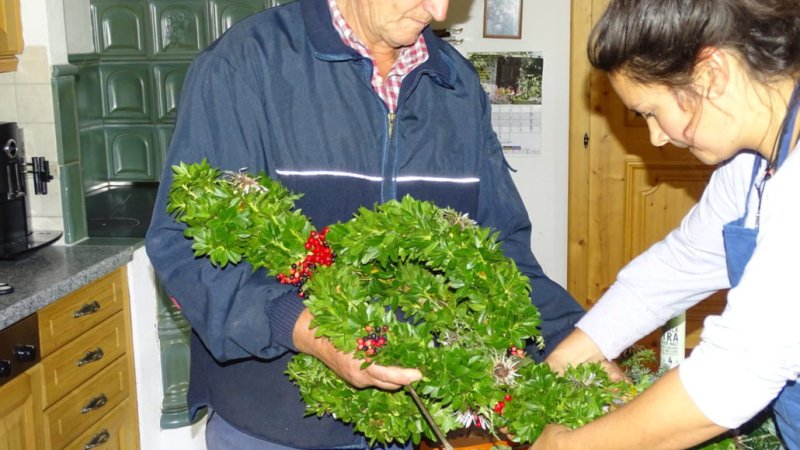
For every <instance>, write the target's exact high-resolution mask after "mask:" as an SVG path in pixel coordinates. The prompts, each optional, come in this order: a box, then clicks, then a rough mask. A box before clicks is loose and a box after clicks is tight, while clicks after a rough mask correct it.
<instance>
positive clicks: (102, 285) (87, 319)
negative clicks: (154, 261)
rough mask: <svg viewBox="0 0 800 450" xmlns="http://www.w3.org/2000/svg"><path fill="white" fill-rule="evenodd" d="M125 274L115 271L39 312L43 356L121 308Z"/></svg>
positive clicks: (123, 298) (123, 297)
mask: <svg viewBox="0 0 800 450" xmlns="http://www.w3.org/2000/svg"><path fill="white" fill-rule="evenodd" d="M125 289H127V287H126V284H125V273H124V272H123V270H122V269H119V270H116V271H114V272H112V273H110V274H108V275H106V276H105V277H103V278H100V279H99V280H97V281H95V282H94V283H92V284H90V285H88V286H84V287H83V288H81V289H78V290H77V291H75V292H73V293H72V294H69V295H67V296H66V297H64V298H62V299H61V300H59V301H58V302H56V303H53V304H50V305H48V306H46V307H44V308H42V309H41V310H40V311H39V314H38V315H39V336H40V339H39V340H40V341H41V353H42V356H47V355H49V354H50V353H52V352H54V351H55V350H56V349H58V348H59V347H61V346H63V345H64V344H66V343H67V342H69V341H71V340H73V339H75V338H76V337H78V336H80V335H81V334H83V333H85V332H86V330H88V329H90V328H92V327H93V326H95V325H97V324H98V323H100V322H102V321H104V320H105V319H107V318H108V317H110V316H112V315H113V314H114V313H116V312H117V311H120V310H121V309H122V304H123V302H124V301H125Z"/></svg>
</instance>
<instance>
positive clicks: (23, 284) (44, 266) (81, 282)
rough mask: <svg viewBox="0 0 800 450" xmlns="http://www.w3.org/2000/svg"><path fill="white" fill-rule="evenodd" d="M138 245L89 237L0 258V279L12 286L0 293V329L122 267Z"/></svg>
mask: <svg viewBox="0 0 800 450" xmlns="http://www.w3.org/2000/svg"><path fill="white" fill-rule="evenodd" d="M139 246H141V240H140V239H107V240H96V239H95V240H92V239H90V240H89V241H88V242H87V243H81V244H78V245H72V246H63V245H51V246H49V247H45V248H42V249H38V250H36V251H33V252H31V253H28V254H25V255H22V256H21V257H18V258H17V259H14V260H6V261H0V282H3V283H7V284H9V285H11V286H12V287H13V288H14V292H12V293H10V294H5V295H0V330H1V329H3V328H6V327H8V326H10V325H13V324H14V323H16V322H17V321H19V320H20V319H23V318H25V317H27V316H29V315H30V314H33V313H34V312H36V311H38V310H39V309H41V308H43V307H45V306H47V305H49V304H50V303H52V302H54V301H56V300H58V299H59V298H61V297H63V296H65V295H67V294H69V293H71V292H73V291H75V290H76V289H79V288H81V287H83V286H85V285H87V284H89V283H91V282H93V281H94V280H96V279H98V278H100V277H102V276H104V275H106V274H109V273H111V272H113V271H114V270H115V269H117V268H119V267H121V266H124V265H125V264H127V263H128V262H130V261H131V260H132V259H133V252H134V250H136V248H137V247H139Z"/></svg>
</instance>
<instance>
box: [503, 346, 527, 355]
mask: <svg viewBox="0 0 800 450" xmlns="http://www.w3.org/2000/svg"><path fill="white" fill-rule="evenodd" d="M506 355H508V356H517V357H519V358H522V357H524V356H525V349H522V348H517V346H515V345H512V346H511V347H508V350H506Z"/></svg>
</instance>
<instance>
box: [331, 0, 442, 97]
mask: <svg viewBox="0 0 800 450" xmlns="http://www.w3.org/2000/svg"><path fill="white" fill-rule="evenodd" d="M328 7H329V8H330V10H331V17H333V27H334V28H335V29H336V32H337V33H339V36H340V37H341V38H342V41H343V42H344V43H345V44H347V45H348V46H349V47H350V48H352V49H353V50H355V51H357V52H358V54H360V55H361V56H363V57H365V58H369V60H371V61H372V88H373V89H375V92H376V93H377V94H378V96H380V98H381V99H383V101H384V102H385V103H386V107H387V108H389V112H395V110H397V98H398V97H399V96H400V85H401V84H402V83H403V79H404V78H405V77H406V75H408V74H409V73H410V72H411V71H412V70H414V69H415V68H416V67H417V66H419V65H420V64H422V63H424V62H425V61H427V60H428V46H427V45H425V38H424V37H422V35H421V34H420V35H419V38H417V41H416V42H415V43H414V45H410V46H408V47H403V48H401V49H400V55H399V56H398V57H397V60H396V61H395V62H394V64H393V65H392V69H391V70H390V71H389V73H388V74H386V77H385V78H384V77H382V76H380V74H379V73H378V66H377V64H375V58H373V57H372V53H371V52H370V51H369V49H368V48H367V47H366V46H365V45H364V44H363V43H361V41H360V40H359V39H358V37H357V36H356V34H355V33H354V32H353V29H352V28H350V26H349V25H347V22H345V20H344V17H342V13H341V11H339V7H338V6H337V5H336V0H328Z"/></svg>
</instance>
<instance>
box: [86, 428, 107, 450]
mask: <svg viewBox="0 0 800 450" xmlns="http://www.w3.org/2000/svg"><path fill="white" fill-rule="evenodd" d="M109 438H111V435H110V434H109V433H108V430H103V431H101V432H99V433H97V434H95V435H94V436H92V440H91V441H89V442H87V443H86V444H85V445H84V446H83V450H90V449H92V448H95V447H100V446H101V445H103V444H105V443H106V442H108V439H109Z"/></svg>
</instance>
